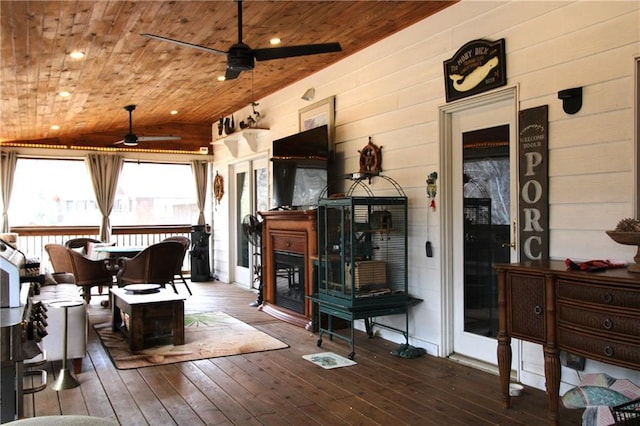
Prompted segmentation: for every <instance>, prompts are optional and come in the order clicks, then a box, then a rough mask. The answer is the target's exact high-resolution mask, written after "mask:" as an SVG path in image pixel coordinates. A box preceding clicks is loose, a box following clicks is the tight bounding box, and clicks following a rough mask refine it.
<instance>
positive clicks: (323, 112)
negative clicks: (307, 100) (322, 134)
mask: <svg viewBox="0 0 640 426" xmlns="http://www.w3.org/2000/svg"><path fill="white" fill-rule="evenodd" d="M335 100H336V97H335V96H330V97H328V98H326V99H323V100H321V101H319V102H316V103H314V104H312V105H309V106H308V107H304V108H302V109H301V110H299V111H298V118H299V128H300V131H301V132H303V131H305V130H311V129H315V128H316V127H319V126H323V125H325V124H326V125H327V128H328V132H329V142H330V143H331V144H333V140H334V126H335V123H334V118H335Z"/></svg>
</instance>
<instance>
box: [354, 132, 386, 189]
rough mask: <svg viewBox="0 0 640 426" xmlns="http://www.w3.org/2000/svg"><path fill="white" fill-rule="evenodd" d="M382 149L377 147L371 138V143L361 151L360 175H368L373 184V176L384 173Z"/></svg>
mask: <svg viewBox="0 0 640 426" xmlns="http://www.w3.org/2000/svg"><path fill="white" fill-rule="evenodd" d="M381 148H382V147H380V148H379V147H377V146H376V145H375V144H374V143H373V142H372V141H371V136H369V143H368V144H367V145H365V147H364V148H362V149H361V150H360V151H358V152H359V153H360V173H361V174H364V175H366V176H367V177H368V178H369V183H371V177H372V176H378V175H379V174H380V172H381V171H382V152H381Z"/></svg>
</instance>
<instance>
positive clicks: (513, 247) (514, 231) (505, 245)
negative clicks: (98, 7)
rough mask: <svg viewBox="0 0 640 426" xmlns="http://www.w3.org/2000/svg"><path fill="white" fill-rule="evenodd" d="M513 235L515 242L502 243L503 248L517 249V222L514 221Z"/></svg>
mask: <svg viewBox="0 0 640 426" xmlns="http://www.w3.org/2000/svg"><path fill="white" fill-rule="evenodd" d="M511 232H512V234H511V235H513V241H511V242H510V243H502V247H504V248H507V247H511V248H512V249H514V250H515V249H516V241H515V240H516V238H515V236H516V221H515V220H514V221H513V230H512V231H511Z"/></svg>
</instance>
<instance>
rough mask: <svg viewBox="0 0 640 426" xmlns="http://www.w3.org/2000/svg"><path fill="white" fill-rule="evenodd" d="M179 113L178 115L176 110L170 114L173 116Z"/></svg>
mask: <svg viewBox="0 0 640 426" xmlns="http://www.w3.org/2000/svg"><path fill="white" fill-rule="evenodd" d="M177 113H178V111H177V110H175V109H174V110H173V111H171V113H170V114H171V115H176V114H177Z"/></svg>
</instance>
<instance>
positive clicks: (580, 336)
mask: <svg viewBox="0 0 640 426" xmlns="http://www.w3.org/2000/svg"><path fill="white" fill-rule="evenodd" d="M558 346H559V348H560V349H561V350H566V351H567V352H572V353H576V354H579V355H584V356H585V357H587V358H591V359H595V360H597V361H602V362H606V363H609V364H616V365H620V366H624V367H630V368H638V364H639V363H640V345H639V344H633V343H626V342H620V341H617V340H615V339H609V338H602V337H598V336H592V335H590V334H589V333H581V332H579V331H575V330H569V329H566V328H564V327H562V326H559V327H558Z"/></svg>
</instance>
